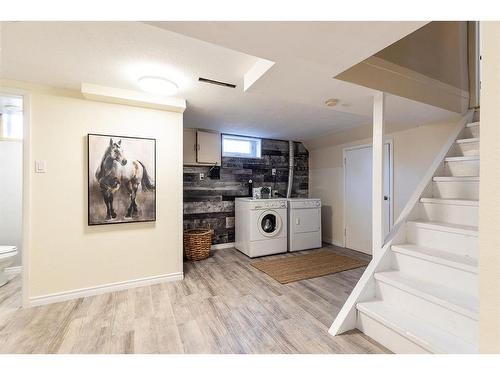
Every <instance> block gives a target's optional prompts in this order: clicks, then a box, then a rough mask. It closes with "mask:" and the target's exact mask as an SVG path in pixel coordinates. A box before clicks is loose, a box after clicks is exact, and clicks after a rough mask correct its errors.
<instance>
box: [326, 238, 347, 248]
mask: <svg viewBox="0 0 500 375" xmlns="http://www.w3.org/2000/svg"><path fill="white" fill-rule="evenodd" d="M323 242H326V243H327V244H330V245H335V246H338V247H344V244H343V243H342V241H336V240H333V239H331V238H325V237H323Z"/></svg>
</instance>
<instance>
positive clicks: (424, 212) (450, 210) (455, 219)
mask: <svg viewBox="0 0 500 375" xmlns="http://www.w3.org/2000/svg"><path fill="white" fill-rule="evenodd" d="M419 213H420V218H421V219H425V220H428V221H440V222H443V223H450V224H460V225H470V226H477V225H478V217H479V213H478V207H474V206H462V205H453V204H436V203H419Z"/></svg>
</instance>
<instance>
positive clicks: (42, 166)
mask: <svg viewBox="0 0 500 375" xmlns="http://www.w3.org/2000/svg"><path fill="white" fill-rule="evenodd" d="M35 172H36V173H46V172H47V162H46V161H45V160H35Z"/></svg>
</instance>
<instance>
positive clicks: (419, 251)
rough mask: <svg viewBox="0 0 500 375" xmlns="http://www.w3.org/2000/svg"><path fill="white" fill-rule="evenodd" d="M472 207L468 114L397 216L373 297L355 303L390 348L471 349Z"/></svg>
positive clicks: (474, 304) (475, 159)
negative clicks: (403, 214)
mask: <svg viewBox="0 0 500 375" xmlns="http://www.w3.org/2000/svg"><path fill="white" fill-rule="evenodd" d="M452 139H453V138H452ZM431 173H432V172H431ZM478 208H479V122H472V123H468V124H467V125H465V127H464V128H463V129H462V130H461V132H460V134H459V136H458V137H457V139H456V140H455V142H454V144H453V146H451V148H450V149H449V151H448V154H447V155H446V157H445V158H444V159H443V160H442V163H441V164H440V166H439V167H438V169H437V171H436V173H435V175H434V177H433V178H432V180H431V181H429V184H428V185H427V188H426V189H425V190H424V192H423V194H422V195H421V196H420V199H419V201H418V203H417V204H416V205H415V206H414V207H413V209H412V211H411V213H410V214H409V215H408V217H407V219H406V222H403V227H402V230H400V234H399V237H398V239H397V241H392V244H391V245H390V249H389V248H388V250H387V261H386V264H387V266H385V267H383V268H382V269H381V270H376V271H375V272H374V273H373V279H374V280H373V284H372V285H373V288H374V292H373V293H371V296H372V297H371V298H369V299H367V300H365V301H363V299H360V300H362V302H360V300H358V301H357V303H356V304H355V306H356V326H357V327H358V328H359V329H360V330H361V331H363V332H364V333H365V334H366V335H368V336H370V337H372V338H373V339H374V340H376V341H378V342H380V343H381V344H382V345H384V346H386V347H387V348H388V349H390V350H392V351H394V352H396V353H476V352H477V351H478V333H477V331H478V305H479V303H478V290H477V286H478V268H477V263H478V252H477V239H478ZM396 242H397V244H396ZM373 296H375V297H374V298H373Z"/></svg>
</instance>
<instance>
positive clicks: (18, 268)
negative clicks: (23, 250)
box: [5, 266, 23, 275]
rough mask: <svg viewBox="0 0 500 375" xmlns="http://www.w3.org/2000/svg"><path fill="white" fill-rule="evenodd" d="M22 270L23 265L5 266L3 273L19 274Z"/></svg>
mask: <svg viewBox="0 0 500 375" xmlns="http://www.w3.org/2000/svg"><path fill="white" fill-rule="evenodd" d="M21 272H23V266H16V267H7V268H6V269H5V273H6V274H7V275H19V274H21Z"/></svg>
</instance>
